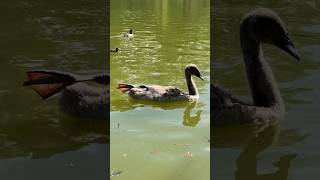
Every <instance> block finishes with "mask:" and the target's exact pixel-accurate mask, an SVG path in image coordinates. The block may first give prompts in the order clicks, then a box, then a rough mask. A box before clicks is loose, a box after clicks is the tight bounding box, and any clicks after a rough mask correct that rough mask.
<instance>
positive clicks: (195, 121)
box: [183, 102, 202, 127]
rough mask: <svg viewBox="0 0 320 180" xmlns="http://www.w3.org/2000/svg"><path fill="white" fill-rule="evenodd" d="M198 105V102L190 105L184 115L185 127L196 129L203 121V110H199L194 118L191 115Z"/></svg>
mask: <svg viewBox="0 0 320 180" xmlns="http://www.w3.org/2000/svg"><path fill="white" fill-rule="evenodd" d="M196 105H197V103H196V102H193V103H190V104H188V106H187V107H186V109H185V110H184V113H183V125H185V126H190V127H195V126H196V125H197V124H198V122H199V121H200V120H201V112H202V110H198V111H197V112H196V113H195V115H194V116H192V115H191V110H192V109H193V108H195V107H196Z"/></svg>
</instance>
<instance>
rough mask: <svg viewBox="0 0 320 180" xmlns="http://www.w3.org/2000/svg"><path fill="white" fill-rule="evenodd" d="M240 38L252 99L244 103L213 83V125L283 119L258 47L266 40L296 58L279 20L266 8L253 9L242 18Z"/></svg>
mask: <svg viewBox="0 0 320 180" xmlns="http://www.w3.org/2000/svg"><path fill="white" fill-rule="evenodd" d="M240 41H241V48H242V52H243V56H244V63H245V68H246V73H247V78H248V82H249V85H250V90H251V93H252V98H253V102H252V103H246V102H243V101H241V100H239V99H237V98H235V97H233V96H232V95H231V94H230V93H229V92H228V91H226V90H224V89H223V88H221V87H219V86H216V85H212V86H211V104H212V108H211V110H212V111H211V112H212V113H213V124H241V123H258V124H260V123H263V124H268V123H273V122H276V121H277V120H280V119H283V117H284V115H285V112H286V110H285V106H284V102H283V100H282V97H281V95H280V91H279V88H278V85H277V82H276V80H275V78H274V75H273V73H272V70H271V68H270V66H269V65H268V63H267V61H266V60H265V59H264V56H263V52H262V48H261V44H262V43H269V44H272V45H275V46H277V47H279V48H280V49H282V50H284V51H286V52H288V53H289V54H290V55H292V56H293V57H295V58H296V59H298V60H299V55H298V53H297V50H296V49H295V47H294V44H293V42H292V40H291V39H290V38H289V36H288V33H287V32H286V30H285V29H284V27H283V23H282V21H281V20H280V18H279V17H278V16H277V15H276V14H275V13H274V12H272V11H270V10H268V9H263V8H259V9H256V10H254V11H252V12H251V13H249V14H248V15H247V16H246V17H245V18H244V19H243V20H242V22H241V27H240Z"/></svg>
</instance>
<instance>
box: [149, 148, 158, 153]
mask: <svg viewBox="0 0 320 180" xmlns="http://www.w3.org/2000/svg"><path fill="white" fill-rule="evenodd" d="M159 153H160V150H159V149H154V150H153V151H151V152H150V154H159Z"/></svg>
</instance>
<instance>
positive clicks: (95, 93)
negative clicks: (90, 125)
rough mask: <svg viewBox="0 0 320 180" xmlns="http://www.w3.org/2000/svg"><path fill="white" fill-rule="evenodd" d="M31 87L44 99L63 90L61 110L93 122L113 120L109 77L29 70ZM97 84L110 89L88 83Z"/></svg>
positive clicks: (29, 84)
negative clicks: (110, 114) (110, 115)
mask: <svg viewBox="0 0 320 180" xmlns="http://www.w3.org/2000/svg"><path fill="white" fill-rule="evenodd" d="M27 75H28V79H29V80H28V81H26V82H24V83H23V86H30V87H31V88H32V89H33V90H34V91H35V92H37V93H38V94H39V95H40V96H41V97H42V98H43V99H46V98H48V97H50V96H52V95H54V94H57V93H58V92H60V91H61V94H60V97H59V107H60V109H61V110H62V111H63V112H66V113H68V114H71V115H73V116H77V117H82V118H93V119H107V118H109V111H108V110H109V81H110V79H109V75H108V74H95V75H89V76H82V75H81V76H80V75H75V74H71V73H65V72H59V71H50V70H39V71H28V72H27ZM88 81H93V82H95V83H97V84H102V85H104V86H107V87H104V88H102V87H94V86H89V85H88V84H86V83H84V82H88Z"/></svg>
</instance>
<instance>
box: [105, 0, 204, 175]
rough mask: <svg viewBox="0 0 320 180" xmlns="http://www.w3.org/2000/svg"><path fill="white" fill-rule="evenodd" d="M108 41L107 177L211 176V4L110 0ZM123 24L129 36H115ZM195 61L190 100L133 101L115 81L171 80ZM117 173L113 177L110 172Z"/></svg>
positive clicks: (177, 80)
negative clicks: (195, 96)
mask: <svg viewBox="0 0 320 180" xmlns="http://www.w3.org/2000/svg"><path fill="white" fill-rule="evenodd" d="M110 9H111V14H110V16H111V23H110V26H111V29H110V47H111V48H117V47H118V48H120V49H121V51H120V52H118V53H111V59H110V65H111V66H110V77H111V83H110V94H111V104H110V109H111V115H110V116H111V120H110V135H111V136H110V140H111V142H110V150H111V152H110V158H111V161H110V172H111V173H112V174H114V176H112V177H111V179H119V180H121V179H123V180H127V179H139V180H144V179H145V180H149V179H154V180H163V179H174V180H188V179H189V180H194V179H203V180H205V179H209V178H210V177H209V175H210V172H209V171H210V143H209V141H208V139H209V136H210V114H209V111H210V100H209V94H210V92H209V91H210V90H209V80H210V78H209V74H210V73H209V69H210V68H209V64H210V62H209V59H210V24H209V22H210V13H209V12H210V2H209V1H208V0H177V1H171V0H162V1H160V0H112V1H111V2H110ZM130 28H132V29H133V33H134V34H135V36H134V39H132V40H126V39H123V38H122V35H123V33H124V32H127V31H128V30H129V29H130ZM190 63H193V64H196V65H198V67H199V69H200V71H201V73H202V74H203V76H205V77H206V80H205V81H201V80H200V79H197V78H194V80H195V81H196V84H197V86H198V89H199V92H200V100H199V102H198V103H197V104H187V103H177V102H171V103H161V104H159V103H154V102H141V101H134V100H132V99H130V98H129V97H128V95H127V94H123V93H122V92H120V91H119V90H118V89H117V84H118V83H131V84H159V85H174V86H176V87H179V88H180V89H182V90H185V91H187V87H186V82H185V78H184V68H185V66H186V65H188V64H190ZM117 174H118V175H117Z"/></svg>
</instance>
